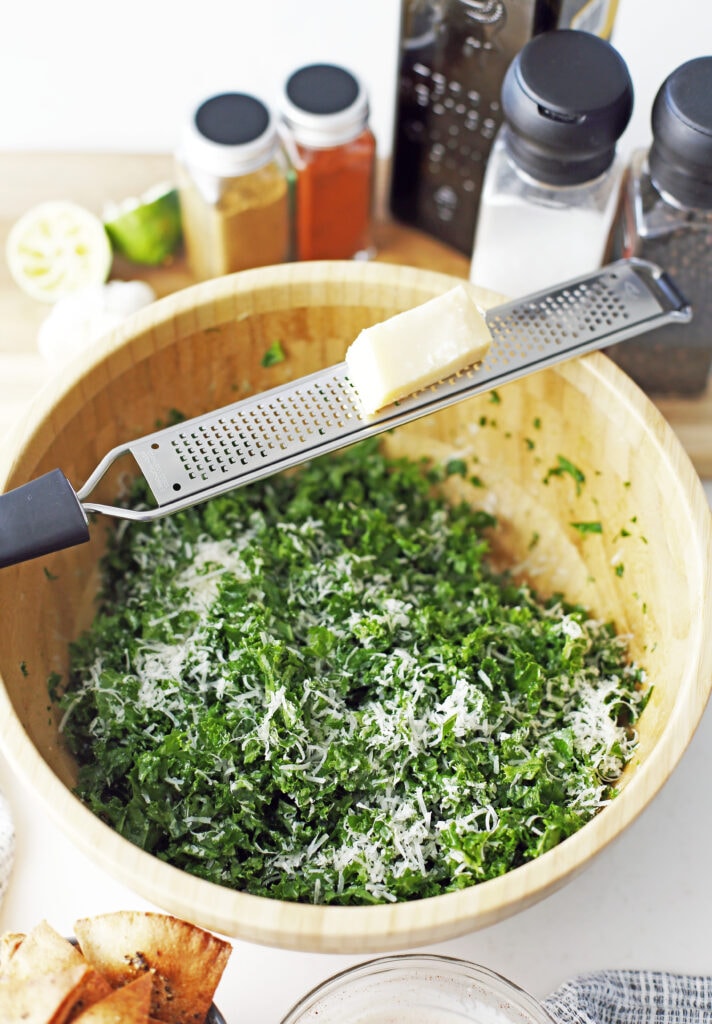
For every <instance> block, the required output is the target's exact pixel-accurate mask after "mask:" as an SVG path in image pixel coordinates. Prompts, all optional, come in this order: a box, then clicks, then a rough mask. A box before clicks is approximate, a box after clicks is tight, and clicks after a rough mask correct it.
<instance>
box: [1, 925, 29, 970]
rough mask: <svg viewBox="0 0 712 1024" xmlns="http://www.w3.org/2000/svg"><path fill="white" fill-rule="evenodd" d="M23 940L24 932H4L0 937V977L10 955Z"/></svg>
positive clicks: (5, 968)
mask: <svg viewBox="0 0 712 1024" xmlns="http://www.w3.org/2000/svg"><path fill="white" fill-rule="evenodd" d="M24 938H25V933H24V932H4V933H3V934H2V935H0V976H2V975H3V974H4V973H5V971H6V970H7V967H8V964H9V962H10V959H11V957H12V955H13V954H14V953H15V952H16V951H17V949H18V946H20V945H21V944H22V941H23V940H24Z"/></svg>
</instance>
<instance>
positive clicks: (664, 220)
mask: <svg viewBox="0 0 712 1024" xmlns="http://www.w3.org/2000/svg"><path fill="white" fill-rule="evenodd" d="M651 124H652V130H653V140H652V145H651V146H650V149H649V150H648V151H645V150H642V149H640V150H637V151H636V152H635V153H633V155H632V157H631V160H630V163H629V167H628V170H627V173H626V178H625V181H624V186H623V190H622V195H621V203H620V207H619V212H618V215H617V217H616V220H615V223H614V226H613V232H612V236H611V256H612V258H613V259H615V258H617V257H619V256H640V257H642V258H644V259H649V260H652V261H653V262H654V263H658V264H659V265H660V266H661V267H663V269H664V270H666V271H668V273H669V274H670V275H671V277H672V278H673V279H674V281H675V283H676V285H677V286H678V288H679V289H680V291H681V292H682V293H683V295H685V297H686V298H687V300H688V301H689V302H690V304H691V306H692V312H693V316H692V321H691V322H690V323H689V324H684V325H682V324H678V325H675V326H673V325H669V326H668V325H666V326H664V327H661V328H660V330H659V331H655V332H654V333H653V332H651V333H650V334H649V335H645V334H642V335H641V336H640V337H639V338H636V339H635V341H633V340H630V341H625V342H623V343H622V344H621V345H617V346H616V347H615V348H612V349H610V350H609V351H608V355H609V356H610V357H611V358H612V359H613V360H614V361H615V362H616V363H618V365H619V366H620V367H621V368H622V369H624V370H625V371H626V373H628V374H629V376H631V377H632V378H633V379H634V380H635V381H636V383H638V384H639V385H640V386H641V387H642V388H643V390H645V391H646V392H648V393H651V394H660V395H664V394H678V395H686V396H693V395H699V394H700V393H701V392H702V391H704V389H705V387H706V386H707V381H708V379H709V373H710V364H711V363H712V57H699V58H697V59H695V60H691V61H688V62H687V63H685V64H682V65H681V66H680V67H678V68H677V69H676V70H675V71H673V72H672V74H670V75H669V76H668V77H667V78H666V79H665V81H664V82H663V84H662V85H661V87H660V89H659V90H658V93H657V95H656V97H655V100H654V102H653V107H652V115H651Z"/></svg>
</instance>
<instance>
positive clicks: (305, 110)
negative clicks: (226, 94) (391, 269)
mask: <svg viewBox="0 0 712 1024" xmlns="http://www.w3.org/2000/svg"><path fill="white" fill-rule="evenodd" d="M281 112H282V118H283V125H284V132H285V139H286V142H287V145H288V146H289V153H290V157H291V159H292V162H293V164H294V166H295V170H296V175H297V180H296V200H295V236H296V238H295V249H296V257H297V259H299V260H318V259H354V258H356V259H358V258H367V257H368V256H370V255H372V254H373V246H372V241H371V212H372V203H373V180H374V165H375V155H376V140H375V137H374V135H373V132H372V131H371V129H370V128H369V125H368V118H369V103H368V96H367V93H366V90H365V88H364V86H363V84H362V83H361V82H360V81H359V79H358V78H357V77H356V76H355V75H354V74H352V72H350V71H348V70H347V69H346V68H342V67H338V66H336V65H334V64H310V65H308V66H306V67H302V68H299V69H298V70H296V71H294V72H293V73H292V74H291V75H290V76H289V78H288V79H287V82H286V84H285V86H284V90H283V95H282V101H281Z"/></svg>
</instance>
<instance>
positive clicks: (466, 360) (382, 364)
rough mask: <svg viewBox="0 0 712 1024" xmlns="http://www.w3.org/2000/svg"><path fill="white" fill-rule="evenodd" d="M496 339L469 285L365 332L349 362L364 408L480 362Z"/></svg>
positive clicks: (352, 349) (380, 404) (370, 410)
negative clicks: (493, 338) (492, 335)
mask: <svg viewBox="0 0 712 1024" xmlns="http://www.w3.org/2000/svg"><path fill="white" fill-rule="evenodd" d="M491 340H492V338H491V335H490V332H489V328H488V327H487V322H486V320H485V318H484V316H483V315H482V313H480V311H479V309H478V308H477V306H476V304H475V302H474V300H473V298H472V296H471V294H470V291H469V289H468V288H467V286H466V285H457V286H456V287H455V288H453V289H451V290H450V291H448V292H445V293H444V294H443V295H438V296H437V297H436V298H434V299H430V300H429V301H428V302H424V303H423V304H422V305H420V306H415V307H414V308H413V309H407V310H405V312H403V313H398V314H397V315H396V316H392V317H390V318H389V319H388V320H384V321H383V322H382V323H379V324H374V325H373V326H372V327H367V328H366V329H365V330H363V331H361V333H360V334H359V335H358V337H357V338H356V339H355V341H354V342H353V343H352V344H351V345H350V346H349V348H348V350H347V352H346V366H347V369H348V375H349V379H350V381H351V383H352V384H353V386H354V387H355V388H356V392H357V394H358V397H359V399H360V403H361V406H362V407H363V411H364V412H365V413H367V414H372V413H375V412H377V411H378V410H379V409H382V408H383V407H384V406H385V405H389V404H390V403H391V402H396V401H398V399H399V398H404V397H405V396H406V395H411V394H413V392H414V391H419V390H420V389H421V388H424V387H427V386H428V385H430V384H436V383H437V382H438V381H440V380H443V379H444V378H445V377H448V376H449V375H450V374H452V373H455V372H456V371H457V370H463V369H465V368H466V367H468V366H471V365H472V364H473V363H477V362H479V361H480V360H481V359H482V358H483V356H484V355H485V353H486V352H487V349H488V348H489V345H490V342H491Z"/></svg>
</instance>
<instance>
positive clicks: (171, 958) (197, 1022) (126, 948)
mask: <svg viewBox="0 0 712 1024" xmlns="http://www.w3.org/2000/svg"><path fill="white" fill-rule="evenodd" d="M74 929H75V934H76V936H77V939H78V940H79V945H80V946H81V949H82V952H83V954H84V956H85V957H86V959H87V960H88V961H89V963H90V964H91V965H92V967H94V968H95V969H96V970H97V971H99V973H100V974H102V975H103V976H104V978H106V980H107V981H108V982H109V984H110V985H111V986H112V987H113V988H118V987H119V986H120V985H125V984H126V983H127V982H128V981H132V980H133V979H134V978H137V977H138V976H139V975H141V974H143V973H145V972H146V971H149V970H151V971H153V972H154V985H153V998H152V1001H151V1016H152V1017H155V1018H156V1019H157V1020H159V1021H166V1022H169V1024H203V1022H204V1021H205V1018H206V1016H207V1013H208V1010H209V1009H210V1004H211V1003H212V1000H213V994H214V992H215V989H216V988H217V986H218V983H219V981H220V978H221V977H222V973H223V971H224V970H225V967H226V965H227V962H228V959H229V957H230V954H231V952H232V946H231V945H230V943H229V942H225V941H224V940H223V939H220V938H218V937H217V936H216V935H212V934H211V933H210V932H207V931H204V930H203V929H202V928H198V927H196V926H195V925H192V924H189V923H188V922H187V921H181V920H179V919H178V918H175V917H171V916H170V915H167V914H157V913H152V912H141V911H135V910H127V911H117V912H116V913H111V914H100V915H99V916H97V917H87V918H82V919H81V920H79V921H77V922H76V923H75V925H74Z"/></svg>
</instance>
